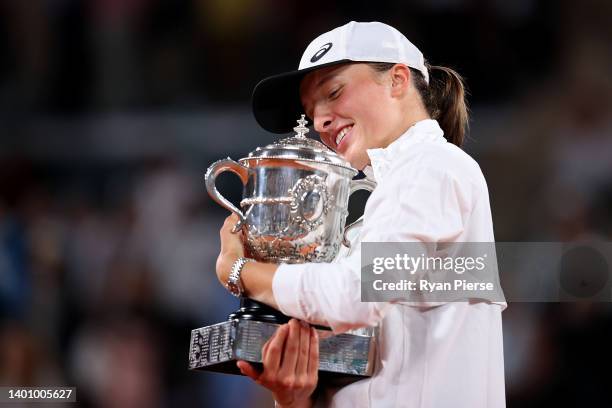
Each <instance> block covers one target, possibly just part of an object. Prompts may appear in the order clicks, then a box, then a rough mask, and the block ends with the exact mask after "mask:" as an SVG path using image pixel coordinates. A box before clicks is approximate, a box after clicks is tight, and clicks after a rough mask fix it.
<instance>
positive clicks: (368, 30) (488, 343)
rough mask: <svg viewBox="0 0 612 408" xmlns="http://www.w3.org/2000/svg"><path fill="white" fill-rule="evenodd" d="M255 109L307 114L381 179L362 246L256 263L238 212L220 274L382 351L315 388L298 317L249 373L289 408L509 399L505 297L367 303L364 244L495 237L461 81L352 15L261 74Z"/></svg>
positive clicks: (474, 404) (490, 403)
mask: <svg viewBox="0 0 612 408" xmlns="http://www.w3.org/2000/svg"><path fill="white" fill-rule="evenodd" d="M253 111H254V114H255V118H256V119H257V121H258V123H259V124H260V125H261V126H262V127H263V128H265V129H267V130H270V131H272V132H278V133H284V132H287V131H289V130H290V129H291V128H292V127H293V123H294V121H295V119H296V118H298V117H299V115H300V113H302V112H304V111H305V112H306V114H307V115H308V116H309V118H310V119H311V120H312V122H313V124H314V128H315V130H316V131H317V132H319V134H320V136H321V139H322V140H323V142H324V143H325V144H327V145H328V146H329V147H330V148H331V149H333V150H335V151H336V152H338V153H339V154H340V155H342V156H343V157H344V158H345V159H347V160H349V161H350V163H351V164H352V166H354V167H355V168H358V169H362V170H363V171H364V173H365V174H366V176H367V177H368V178H371V179H374V180H375V181H376V182H377V183H378V185H377V187H376V189H375V190H374V191H373V193H372V194H371V196H370V198H369V199H368V202H367V205H366V208H365V212H364V217H363V226H362V228H361V229H360V231H359V233H358V234H356V235H354V236H353V237H352V242H351V244H352V245H351V250H350V251H346V252H344V253H341V254H340V255H339V256H338V257H337V258H336V259H335V260H334V261H333V262H332V263H310V264H293V265H287V264H280V265H276V264H269V263H261V262H245V261H244V258H243V257H244V256H245V252H244V248H243V243H242V242H241V239H240V237H239V236H238V235H237V234H233V233H232V229H233V227H234V226H235V224H236V222H237V221H238V220H237V217H235V216H232V217H228V219H227V220H226V222H225V224H224V226H223V227H222V229H221V253H220V255H219V258H218V260H217V276H218V278H219V281H220V282H221V283H222V284H226V283H227V282H228V275H229V273H230V270H231V271H232V279H233V281H236V280H238V281H239V282H240V283H241V285H240V287H241V290H243V291H244V294H245V295H246V296H248V297H250V298H252V299H254V300H257V301H260V302H263V303H266V304H267V305H270V306H272V307H275V308H277V309H279V310H280V311H281V312H283V313H284V314H286V315H288V316H291V317H294V318H296V319H299V320H301V321H303V322H307V323H310V324H320V325H325V326H329V327H331V328H332V330H333V331H334V333H342V332H345V331H347V330H350V329H355V328H359V327H364V326H378V332H379V338H378V344H379V348H378V352H377V356H376V362H375V366H376V368H375V372H374V375H373V376H372V377H371V378H368V379H364V380H361V381H357V382H355V383H352V384H350V385H347V386H344V387H341V388H337V387H336V388H334V387H331V386H329V385H326V384H323V383H318V377H317V370H316V369H313V367H314V366H316V359H315V358H314V355H315V353H316V352H318V342H316V341H313V336H314V334H313V333H312V332H311V331H309V330H306V329H304V328H303V327H302V328H301V326H300V325H299V324H297V323H296V321H295V320H293V321H292V322H291V323H290V324H289V325H287V326H283V329H281V330H282V331H279V334H278V335H277V336H275V337H274V338H273V339H271V340H270V341H269V343H267V344H266V346H265V347H264V349H263V360H264V367H263V371H261V372H260V371H257V370H255V369H254V368H253V367H252V366H250V365H249V364H247V363H246V362H241V363H240V364H239V367H240V369H241V370H242V372H243V373H244V374H245V375H248V376H249V377H251V378H253V379H254V380H256V381H257V382H258V383H259V384H261V385H263V386H265V387H266V388H268V389H270V390H271V391H272V393H273V396H274V398H275V400H276V401H277V404H278V405H280V406H293V407H296V406H311V405H312V404H314V403H316V404H317V405H320V406H352V407H366V406H367V407H370V406H373V407H398V406H402V407H423V406H426V407H451V406H452V407H466V408H467V407H470V408H485V407H486V408H488V407H503V406H505V397H504V378H503V352H502V330H501V311H502V310H503V308H504V307H505V306H506V304H505V303H504V302H498V301H495V299H488V298H487V297H486V296H483V297H479V298H478V299H476V298H466V299H462V300H461V301H454V302H437V303H435V304H434V303H428V302H409V303H407V302H406V303H405V302H382V301H381V302H361V284H360V271H361V253H360V251H361V250H360V245H359V244H360V243H361V242H422V243H436V244H437V243H445V244H446V243H449V242H493V241H494V236H493V226H492V221H491V209H490V206H489V196H488V190H487V185H486V182H485V179H484V176H483V175H482V172H481V170H480V168H479V166H478V164H477V163H476V162H475V161H474V160H473V159H472V158H470V157H469V156H468V155H467V154H466V153H465V152H464V151H463V150H461V149H460V146H461V144H462V142H463V136H464V133H465V128H466V125H467V109H466V104H465V101H464V90H463V84H462V81H461V78H460V77H459V75H458V74H456V73H455V72H454V71H452V70H450V69H448V68H442V67H431V66H429V65H428V64H427V63H426V62H425V59H424V57H423V54H422V53H421V51H419V49H418V48H417V47H416V46H414V45H413V44H412V43H411V42H410V41H408V39H407V38H406V37H404V36H403V35H402V34H401V33H400V32H398V31H397V30H395V29H394V28H392V27H390V26H388V25H385V24H381V23H355V22H350V23H348V24H346V25H344V26H342V27H338V28H336V29H334V30H332V31H329V32H327V33H324V34H322V35H321V36H319V37H318V38H316V39H315V40H314V41H312V42H311V43H310V45H309V46H308V47H307V48H306V51H305V52H304V54H303V56H302V59H301V61H300V65H299V69H298V70H297V71H293V72H289V73H285V74H280V75H276V76H274V77H270V78H267V79H265V80H263V81H262V82H260V83H259V84H258V85H257V87H256V89H255V91H254V94H253ZM433 247H435V245H434V246H433ZM314 384H317V388H316V390H317V391H315V387H314Z"/></svg>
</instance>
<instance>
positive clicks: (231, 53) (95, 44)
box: [0, 0, 612, 408]
mask: <svg viewBox="0 0 612 408" xmlns="http://www.w3.org/2000/svg"><path fill="white" fill-rule="evenodd" d="M350 20H357V21H372V20H378V21H383V22H386V23H388V24H391V25H393V26H395V27H396V28H398V29H399V30H400V31H402V32H403V33H404V34H405V35H406V36H407V37H408V38H409V39H410V40H411V41H412V42H414V43H415V44H416V45H417V46H418V47H419V48H420V49H421V50H422V51H423V52H424V54H425V56H426V58H427V59H428V60H429V61H430V62H431V63H432V64H436V65H447V66H451V67H453V68H455V69H456V70H458V71H459V72H460V73H462V74H463V75H464V76H465V78H466V81H467V84H468V86H469V89H470V95H469V101H470V105H471V110H472V119H471V131H470V136H469V139H468V142H467V144H466V146H465V149H466V150H467V151H468V152H469V153H470V154H471V155H472V156H474V157H475V158H476V160H477V161H478V162H479V164H480V165H481V167H482V169H483V172H484V174H485V177H486V178H487V181H488V185H489V189H490V196H491V204H492V210H493V216H494V226H495V232H496V239H497V240H498V241H573V240H580V239H583V238H585V237H589V238H590V239H597V240H602V241H609V240H610V238H611V236H612V213H611V210H612V160H611V158H612V133H611V132H612V109H611V107H612V79H611V72H612V52H611V51H612V46H611V44H612V28H611V27H612V24H610V21H612V2H609V1H596V0H583V1H581V2H578V3H577V2H571V1H567V0H562V1H535V0H515V1H504V0H495V1H485V0H471V1H470V0H435V1H433V0H418V1H399V0H396V1H388V2H375V3H374V2H371V1H337V2H324V1H320V0H313V1H303V2H295V3H294V2H289V1H283V0H260V1H257V0H208V1H207V0H199V1H197V0H91V1H77V0H28V1H17V0H14V1H10V0H6V1H3V2H2V3H1V4H0V123H1V127H0V318H1V320H0V385H21V386H26V385H30V386H34V385H54V384H58V385H66V384H69V385H74V386H77V387H78V398H79V401H80V405H82V406H91V407H130V408H132V407H141V406H142V407H156V406H159V407H163V406H172V407H175V406H211V407H212V406H214V407H221V406H227V407H231V406H237V405H239V404H242V405H244V404H247V405H248V406H266V405H267V406H270V404H271V400H270V397H269V396H268V394H267V393H266V392H264V391H261V390H260V389H258V387H256V386H255V385H253V384H252V383H251V382H250V380H248V379H245V378H241V377H234V376H224V375H219V374H210V373H200V372H189V371H188V370H187V369H186V367H187V354H188V343H189V334H190V330H191V329H193V328H196V327H201V326H204V325H207V324H212V323H214V322H219V321H222V320H224V319H225V318H226V317H227V314H228V313H229V312H231V311H232V310H233V309H234V308H235V307H236V302H235V300H233V299H232V298H231V296H229V295H228V294H227V293H226V291H225V290H224V289H223V288H222V287H221V286H220V285H219V284H218V283H217V281H216V278H215V275H214V262H215V259H216V256H217V253H218V238H217V237H218V235H217V234H218V230H219V228H220V226H221V223H222V220H223V218H224V217H225V216H226V212H225V211H224V210H223V209H221V208H220V207H219V206H217V205H216V204H215V203H213V202H212V201H211V200H210V199H209V198H208V197H207V194H206V192H205V190H204V186H203V174H204V171H205V169H206V168H207V167H208V165H210V164H211V163H212V162H213V161H214V160H217V159H220V158H223V157H226V156H228V155H229V156H231V157H233V158H234V159H237V158H239V157H242V156H244V155H246V154H247V153H248V152H249V151H251V150H253V149H254V148H255V147H256V146H261V145H265V144H267V143H270V142H272V141H273V140H275V138H276V137H277V136H275V135H272V134H268V133H266V132H264V131H263V130H261V129H260V128H258V126H257V124H256V123H255V121H254V119H253V117H252V115H251V113H250V108H249V103H250V94H251V91H252V89H253V86H254V85H255V84H256V83H257V82H258V81H259V80H260V79H262V78H263V77H265V76H267V75H270V74H274V73H278V72H281V71H284V70H289V69H295V68H296V67H297V64H298V61H299V58H300V56H301V53H302V51H303V50H304V48H305V47H306V45H307V44H308V43H309V42H310V41H311V40H312V39H313V38H314V37H315V36H316V35H318V34H320V33H322V32H324V31H327V30H329V29H331V28H334V27H336V26H339V25H342V24H344V23H346V22H348V21H350ZM219 186H220V189H221V190H222V191H224V192H225V193H226V194H227V195H228V196H229V197H231V198H232V199H234V200H237V199H238V198H239V195H240V193H241V189H240V186H239V183H238V181H237V179H235V178H233V177H231V176H228V177H225V178H223V179H222V180H220V183H219ZM359 201H361V202H359ZM363 201H364V199H363V197H362V199H360V200H356V203H353V204H352V205H351V208H352V211H353V213H354V214H357V213H358V212H359V211H360V206H362V205H363ZM354 214H353V216H354ZM552 278H553V279H554V278H555V277H554V276H553V277H552ZM611 296H612V294H611ZM503 318H504V348H505V367H506V392H507V400H508V406H509V407H519V406H520V407H531V406H534V407H536V406H538V407H539V406H570V407H574V406H589V407H598V406H602V407H603V406H612V396H610V391H609V386H608V383H609V375H607V372H608V368H609V367H610V366H611V363H612V361H611V360H612V359H611V353H610V352H609V351H608V348H609V344H610V341H611V340H612V314H611V308H610V303H606V302H601V303H589V302H580V303H578V302H567V303H547V304H543V303H540V304H538V303H511V304H510V305H509V307H508V309H507V310H506V311H505V312H504V314H503ZM440 392H444V390H440Z"/></svg>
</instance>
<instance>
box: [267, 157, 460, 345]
mask: <svg viewBox="0 0 612 408" xmlns="http://www.w3.org/2000/svg"><path fill="white" fill-rule="evenodd" d="M402 174H403V173H402V166H398V167H397V168H395V169H392V170H391V171H390V172H389V174H388V175H389V177H388V178H387V179H386V180H384V183H380V184H379V186H378V187H377V188H376V190H375V191H374V193H372V195H371V196H370V199H369V200H368V203H367V205H366V211H365V216H364V220H365V221H364V225H363V228H362V230H361V234H360V238H361V239H360V241H362V242H439V241H441V240H453V239H454V238H456V237H457V236H459V235H460V234H461V232H462V231H463V221H462V217H463V216H464V215H465V211H466V208H465V206H464V205H463V203H465V202H466V201H464V199H465V197H461V195H462V194H461V192H459V191H457V189H458V184H457V183H456V182H455V181H454V180H453V178H452V177H448V175H447V174H444V173H443V172H441V171H438V170H436V169H428V168H423V169H421V170H420V171H418V172H417V174H413V175H412V176H411V177H402ZM467 202H469V200H468V201H467ZM358 245H359V244H358ZM272 289H273V294H274V298H275V300H276V303H277V304H278V306H279V308H280V310H281V312H283V313H284V314H286V315H289V316H293V317H296V318H298V319H302V320H306V321H308V322H310V323H315V324H323V325H326V326H329V327H331V328H332V330H333V331H334V332H335V333H340V332H344V331H347V330H350V329H354V328H358V327H364V326H375V325H376V324H377V323H378V322H379V321H380V320H381V319H382V318H383V317H384V314H385V311H386V310H387V308H388V307H389V305H390V303H389V302H362V301H361V251H360V249H359V248H357V249H356V250H355V251H353V252H352V253H351V255H349V256H348V257H345V258H341V259H339V260H337V262H335V263H312V264H298V265H295V264H294V265H285V264H283V265H280V266H279V268H278V269H277V271H276V274H275V276H274V280H273V284H272Z"/></svg>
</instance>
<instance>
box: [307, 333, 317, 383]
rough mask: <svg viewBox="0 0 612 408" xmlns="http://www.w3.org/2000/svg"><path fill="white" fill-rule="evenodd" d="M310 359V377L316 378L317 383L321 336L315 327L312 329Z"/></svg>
mask: <svg viewBox="0 0 612 408" xmlns="http://www.w3.org/2000/svg"><path fill="white" fill-rule="evenodd" d="M310 330H311V335H310V358H309V359H308V377H309V378H314V379H315V383H316V379H317V376H318V373H319V334H318V333H317V331H316V330H315V328H314V327H311V328H310Z"/></svg>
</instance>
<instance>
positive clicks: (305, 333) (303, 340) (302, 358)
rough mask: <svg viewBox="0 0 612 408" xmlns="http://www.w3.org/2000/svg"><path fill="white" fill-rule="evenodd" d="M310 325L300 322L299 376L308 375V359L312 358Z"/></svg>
mask: <svg viewBox="0 0 612 408" xmlns="http://www.w3.org/2000/svg"><path fill="white" fill-rule="evenodd" d="M310 334H311V331H310V327H309V326H308V324H307V323H305V322H302V323H300V347H299V349H298V350H299V351H298V360H297V364H296V367H295V373H296V375H297V376H298V377H300V376H304V377H305V376H306V374H307V372H308V359H309V358H310Z"/></svg>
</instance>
